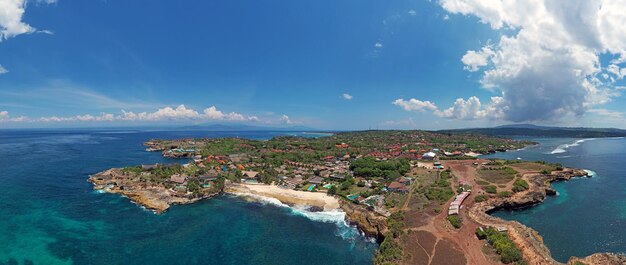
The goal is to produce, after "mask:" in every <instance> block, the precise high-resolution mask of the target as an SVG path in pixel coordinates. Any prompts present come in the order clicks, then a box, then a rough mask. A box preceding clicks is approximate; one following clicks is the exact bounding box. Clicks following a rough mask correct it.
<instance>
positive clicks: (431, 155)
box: [422, 152, 437, 160]
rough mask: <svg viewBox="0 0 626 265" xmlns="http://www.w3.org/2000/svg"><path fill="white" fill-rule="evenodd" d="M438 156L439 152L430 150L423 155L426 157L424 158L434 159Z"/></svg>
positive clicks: (423, 157)
mask: <svg viewBox="0 0 626 265" xmlns="http://www.w3.org/2000/svg"><path fill="white" fill-rule="evenodd" d="M436 156H437V154H435V153H433V152H428V153H424V154H423V155H422V159H424V160H433V159H435V157H436Z"/></svg>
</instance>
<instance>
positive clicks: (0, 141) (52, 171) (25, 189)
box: [0, 129, 377, 264]
mask: <svg viewBox="0 0 626 265" xmlns="http://www.w3.org/2000/svg"><path fill="white" fill-rule="evenodd" d="M277 135H301V136H305V137H313V136H318V135H315V134H301V133H290V132H201V131H144V130H95V129H93V130H0V217H1V218H0V264H371V260H372V258H373V256H374V252H375V250H376V248H377V244H376V243H375V242H373V241H372V240H371V239H369V238H366V237H364V236H362V235H361V234H360V233H359V231H358V230H357V229H356V228H354V227H350V226H348V225H347V224H346V223H345V222H344V221H343V217H344V215H343V214H342V213H324V212H321V213H319V212H318V213H313V212H309V211H307V210H306V209H293V208H289V207H286V206H285V205H282V204H280V203H278V202H275V201H271V200H269V201H264V202H250V201H246V200H244V199H242V198H238V197H234V196H228V195H224V196H220V197H217V198H214V199H210V200H205V201H201V202H198V203H195V204H192V205H183V206H173V207H172V208H170V210H169V211H167V212H166V213H164V214H161V215H156V214H154V213H153V212H151V211H148V210H145V209H142V208H141V207H139V206H138V205H135V204H133V203H131V202H130V201H129V200H128V199H127V198H124V197H121V196H118V195H114V194H104V193H98V192H95V191H93V189H92V185H91V184H90V183H88V182H87V178H88V176H89V175H90V174H93V173H97V172H99V171H102V170H105V169H108V168H111V167H122V166H128V165H138V164H149V163H157V162H159V163H164V162H173V160H170V159H166V158H163V157H161V155H160V154H159V153H149V152H145V151H144V149H145V147H144V146H143V145H142V144H143V142H144V141H146V140H148V139H151V138H167V139H175V138H182V137H245V138H251V139H269V138H271V137H273V136H277ZM179 162H183V161H179Z"/></svg>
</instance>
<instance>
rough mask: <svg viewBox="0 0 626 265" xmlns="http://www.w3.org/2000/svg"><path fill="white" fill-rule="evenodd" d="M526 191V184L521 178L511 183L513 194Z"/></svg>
mask: <svg viewBox="0 0 626 265" xmlns="http://www.w3.org/2000/svg"><path fill="white" fill-rule="evenodd" d="M527 189H528V182H526V180H524V179H522V178H518V179H516V180H515V182H514V183H513V188H512V190H513V192H521V191H525V190H527Z"/></svg>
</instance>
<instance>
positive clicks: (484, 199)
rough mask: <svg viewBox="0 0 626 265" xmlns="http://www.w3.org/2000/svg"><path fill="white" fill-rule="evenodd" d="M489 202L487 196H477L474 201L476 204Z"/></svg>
mask: <svg viewBox="0 0 626 265" xmlns="http://www.w3.org/2000/svg"><path fill="white" fill-rule="evenodd" d="M486 200H487V196H485V195H482V194H481V195H476V197H474V201H475V202H484V201H486Z"/></svg>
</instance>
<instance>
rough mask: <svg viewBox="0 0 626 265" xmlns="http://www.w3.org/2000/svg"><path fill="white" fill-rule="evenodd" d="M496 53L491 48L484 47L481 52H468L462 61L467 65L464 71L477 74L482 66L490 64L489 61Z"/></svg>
mask: <svg viewBox="0 0 626 265" xmlns="http://www.w3.org/2000/svg"><path fill="white" fill-rule="evenodd" d="M494 55H495V53H494V52H493V51H492V50H491V48H490V47H483V48H482V49H481V50H480V51H478V52H477V51H467V53H466V54H465V55H463V58H461V61H462V62H463V64H465V67H464V69H465V70H468V71H470V72H476V71H478V69H479V68H480V67H482V66H486V65H488V64H489V59H490V58H491V57H492V56H494Z"/></svg>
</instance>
